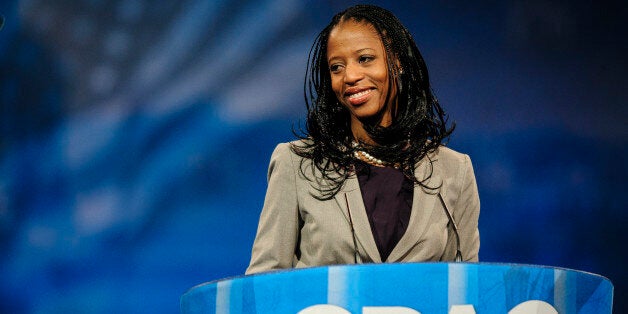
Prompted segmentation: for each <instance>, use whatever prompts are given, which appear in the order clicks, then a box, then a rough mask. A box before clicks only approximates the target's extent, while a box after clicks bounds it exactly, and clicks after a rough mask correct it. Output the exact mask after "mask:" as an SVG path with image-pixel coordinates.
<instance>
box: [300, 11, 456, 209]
mask: <svg viewBox="0 0 628 314" xmlns="http://www.w3.org/2000/svg"><path fill="white" fill-rule="evenodd" d="M347 20H353V21H356V22H365V23H369V24H371V25H372V26H373V27H374V28H375V30H376V31H377V33H378V34H379V37H380V38H381V40H382V43H383V45H384V49H385V51H386V56H387V64H388V77H389V78H393V79H390V80H389V86H388V88H389V90H390V89H392V88H396V89H397V93H396V94H397V96H396V97H397V99H396V106H395V107H394V110H393V112H392V123H391V124H390V125H389V126H386V127H382V126H380V125H379V124H380V122H381V117H380V118H379V119H375V120H378V121H372V122H364V121H362V123H363V127H364V129H365V130H366V132H367V133H368V135H369V136H370V137H371V138H372V139H373V140H374V141H375V142H376V143H377V145H369V144H368V143H363V142H360V147H359V149H360V150H365V151H367V152H368V153H369V154H371V155H373V156H375V157H377V158H380V159H382V160H385V161H387V162H389V163H391V164H396V165H399V166H400V169H401V171H403V173H404V175H405V176H406V177H408V178H410V179H412V180H413V181H414V182H415V183H416V184H420V185H421V186H424V187H426V188H429V189H435V188H437V187H429V186H426V184H425V182H427V180H428V179H429V178H430V177H431V173H430V174H429V175H428V176H427V177H425V178H420V179H419V178H417V177H416V175H415V173H414V171H415V170H414V169H415V165H416V164H417V163H418V162H419V161H421V160H422V159H424V158H427V159H429V156H428V153H430V152H432V151H434V150H435V149H436V148H438V147H439V146H440V145H442V144H443V141H444V140H445V139H447V138H448V137H449V135H450V134H451V133H452V131H453V129H454V127H455V125H452V126H451V127H449V128H448V127H447V116H446V114H445V112H444V111H443V109H442V108H441V107H440V105H439V104H438V101H437V100H436V97H434V95H433V93H432V89H431V87H430V82H429V77H428V73H427V66H426V64H425V61H424V60H423V57H422V56H421V53H420V52H419V49H418V48H417V45H416V43H415V42H414V40H413V39H412V36H411V35H410V32H409V31H408V30H407V29H406V28H405V27H404V26H403V25H402V24H401V22H400V21H399V20H398V19H397V17H395V16H394V15H393V14H392V13H391V12H390V11H388V10H386V9H383V8H380V7H377V6H373V5H356V6H353V7H350V8H348V9H346V10H344V11H342V12H340V13H338V14H336V15H335V16H334V17H333V18H332V20H331V22H330V23H329V25H327V26H326V27H325V28H324V29H323V30H322V31H321V32H320V34H318V36H317V37H316V39H315V40H314V44H313V45H312V48H311V49H310V53H309V55H308V66H307V69H306V74H305V84H304V97H305V104H306V107H307V120H306V124H305V128H306V130H305V131H303V130H301V134H296V132H295V134H296V135H297V136H298V137H299V138H301V141H299V144H294V145H292V147H291V149H292V151H293V152H294V153H296V154H297V155H299V156H301V157H304V159H303V160H302V165H301V173H302V174H303V175H304V176H305V177H306V178H308V180H310V181H312V182H316V183H317V184H315V185H314V186H316V188H317V189H318V190H319V191H320V192H321V195H320V196H317V197H319V198H321V199H330V198H332V197H334V195H335V194H336V193H338V191H339V190H340V188H341V187H342V184H343V183H344V181H345V180H346V179H347V178H348V177H349V176H350V175H351V173H352V171H353V167H352V165H353V163H354V161H355V159H354V158H353V155H354V151H355V150H356V149H358V148H357V147H354V146H353V145H351V143H352V141H353V134H352V132H351V125H350V120H351V119H350V113H349V110H348V109H347V108H345V107H344V106H343V105H342V104H340V102H339V101H338V99H337V98H336V95H335V94H334V92H333V90H332V88H331V74H330V71H329V66H328V64H327V42H328V39H329V34H330V32H331V31H332V29H333V28H334V27H335V26H337V25H338V24H339V23H341V22H343V21H347ZM390 94H391V93H388V95H390ZM388 97H390V96H388ZM387 101H390V100H388V99H387ZM308 161H310V162H311V163H312V166H314V167H304V165H303V163H305V162H308ZM429 162H430V164H431V162H432V161H431V160H429ZM305 166H306V165H305ZM306 168H308V169H310V171H306V170H305V169H306ZM314 170H318V172H320V175H319V176H316V175H315V172H314ZM306 172H308V173H306ZM312 176H314V178H312ZM320 176H322V177H320ZM322 183H324V184H322Z"/></svg>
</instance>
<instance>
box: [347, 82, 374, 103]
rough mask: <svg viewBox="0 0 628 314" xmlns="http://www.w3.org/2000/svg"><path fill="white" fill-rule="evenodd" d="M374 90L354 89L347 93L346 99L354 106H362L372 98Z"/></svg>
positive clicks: (348, 90)
mask: <svg viewBox="0 0 628 314" xmlns="http://www.w3.org/2000/svg"><path fill="white" fill-rule="evenodd" d="M372 91H373V89H372V88H364V87H352V88H348V89H347V90H346V91H345V98H346V99H347V101H349V103H350V104H351V105H353V106H357V105H361V104H363V103H365V102H367V101H368V100H369V98H370V97H371V92H372Z"/></svg>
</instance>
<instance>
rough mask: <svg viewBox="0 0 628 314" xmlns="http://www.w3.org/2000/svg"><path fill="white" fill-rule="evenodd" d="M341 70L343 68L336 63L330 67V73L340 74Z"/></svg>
mask: <svg viewBox="0 0 628 314" xmlns="http://www.w3.org/2000/svg"><path fill="white" fill-rule="evenodd" d="M341 68H342V65H341V64H337V63H335V64H332V65H330V66H329V72H331V73H338V72H340V70H341Z"/></svg>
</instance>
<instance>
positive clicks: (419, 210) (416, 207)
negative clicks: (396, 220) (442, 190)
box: [367, 159, 442, 262]
mask: <svg viewBox="0 0 628 314" xmlns="http://www.w3.org/2000/svg"><path fill="white" fill-rule="evenodd" d="M433 162H436V161H435V160H433ZM436 169H437V167H436V166H433V165H431V164H430V163H429V161H427V160H425V159H424V160H423V161H422V162H421V163H419V165H418V166H417V168H416V169H415V174H416V175H417V176H419V178H426V177H427V176H429V175H430V172H432V176H431V177H430V179H429V180H427V182H426V184H427V185H428V186H439V185H440V183H441V182H442V181H441V178H440V176H439V174H438V173H437V171H436ZM438 191H439V189H436V190H430V189H426V188H424V187H422V186H420V185H418V184H415V185H414V195H413V197H412V211H411V213H410V222H409V223H408V229H406V232H405V233H404V235H403V236H402V237H401V239H400V240H399V243H397V245H396V246H395V248H394V249H393V251H392V252H391V253H390V255H389V256H388V259H387V260H386V261H388V262H397V261H399V260H401V259H402V258H403V257H404V256H405V255H406V254H407V253H408V251H410V250H411V249H412V248H414V247H415V245H416V244H417V243H418V242H419V241H420V240H421V236H422V235H423V234H424V233H425V231H426V229H427V228H428V225H427V224H428V222H429V220H430V217H431V216H432V211H433V210H434V206H435V204H436V199H437V198H438V196H437V195H438ZM367 222H368V221H367Z"/></svg>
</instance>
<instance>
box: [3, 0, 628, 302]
mask: <svg viewBox="0 0 628 314" xmlns="http://www.w3.org/2000/svg"><path fill="white" fill-rule="evenodd" d="M376 3H378V4H380V5H383V6H385V7H386V8H388V9H390V10H391V11H393V12H394V13H395V14H396V15H397V16H398V17H399V18H400V19H401V21H402V22H403V23H404V24H405V25H406V26H407V27H408V28H409V29H410V30H411V32H412V33H413V34H414V37H415V40H416V41H417V43H418V45H419V47H420V49H421V51H422V52H423V54H424V57H425V59H426V61H427V63H428V67H429V70H430V74H431V80H432V83H433V86H434V89H435V92H436V95H437V96H438V97H439V100H440V102H441V104H442V105H443V107H444V108H445V109H446V110H447V111H448V113H449V114H450V117H451V120H453V121H456V123H457V129H456V131H455V133H454V135H453V137H452V138H451V141H450V143H449V146H450V147H452V148H454V149H456V150H459V151H462V152H465V153H468V154H470V156H471V159H472V161H473V164H474V167H475V172H476V177H477V180H478V187H479V191H480V197H481V201H482V213H481V217H480V230H481V239H482V246H481V250H480V259H481V260H482V261H487V262H489V261H490V262H516V263H531V264H545V265H551V266H562V267H570V268H576V269H580V270H585V271H590V272H594V273H599V274H602V275H604V276H607V277H609V278H610V279H611V281H613V283H614V285H615V309H616V311H617V312H624V311H628V301H627V300H628V293H627V292H626V289H627V288H628V278H627V277H628V275H627V271H626V269H625V265H626V263H627V262H628V259H627V258H626V256H625V255H626V254H624V251H625V248H626V240H627V239H626V232H625V226H626V224H627V223H628V212H627V211H626V209H627V205H628V200H627V196H626V194H627V192H628V191H626V183H625V182H626V177H627V175H628V171H627V170H628V169H627V168H628V159H627V151H626V150H627V140H628V123H627V121H628V119H627V118H628V114H627V110H626V108H627V106H626V102H627V101H628V91H627V89H626V87H627V86H628V80H627V79H626V73H627V71H628V62H627V61H626V60H627V59H626V57H625V56H626V55H628V43H627V41H626V38H628V31H627V30H626V29H627V28H626V27H625V21H626V18H628V12H627V9H626V6H625V5H623V4H622V3H621V2H620V1H596V2H594V1H583V0H580V1H549V0H533V1H484V2H482V3H480V4H478V3H473V2H468V1H429V2H428V1H424V2H410V1H409V2H407V3H402V2H394V3H393V2H392V1H390V3H388V2H385V1H384V2H376ZM350 4H353V2H351V1H333V2H332V1H326V2H318V1H200V0H198V1H194V0H185V1H171V2H166V1H159V2H149V1H145V0H128V1H99V0H85V1H54V2H49V1H42V0H30V1H3V2H1V3H0V14H2V15H3V16H4V18H5V25H4V27H3V29H2V30H0V250H1V252H2V253H3V254H2V255H0V312H2V313H41V312H44V313H67V312H74V313H109V312H126V313H133V312H158V313H172V312H176V311H178V306H179V305H178V304H179V297H180V296H181V295H182V294H183V293H184V292H185V291H186V290H187V289H188V288H190V287H192V286H194V285H196V284H199V283H202V282H204V281H209V280H213V279H217V278H222V277H227V276H234V275H239V274H242V273H243V272H244V269H245V267H246V265H247V263H248V258H249V254H250V247H251V244H252V241H253V238H254V235H255V229H256V226H257V218H258V215H259V212H260V209H261V206H262V202H263V198H264V191H265V187H266V170H267V165H268V160H269V157H270V153H271V152H272V150H273V148H274V146H275V144H276V143H278V142H284V141H289V140H291V139H293V136H292V133H291V128H292V127H293V126H298V125H299V123H300V121H301V122H302V120H301V119H302V117H303V115H304V104H303V95H302V84H303V77H304V72H305V64H306V57H307V53H308V50H309V47H310V45H311V43H312V40H313V38H314V37H315V35H316V34H317V33H318V31H319V30H320V29H322V28H323V27H324V26H325V25H326V24H327V23H328V21H329V19H330V18H331V16H332V15H333V14H334V13H335V12H337V11H340V10H341V9H343V8H345V7H346V6H348V5H350Z"/></svg>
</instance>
